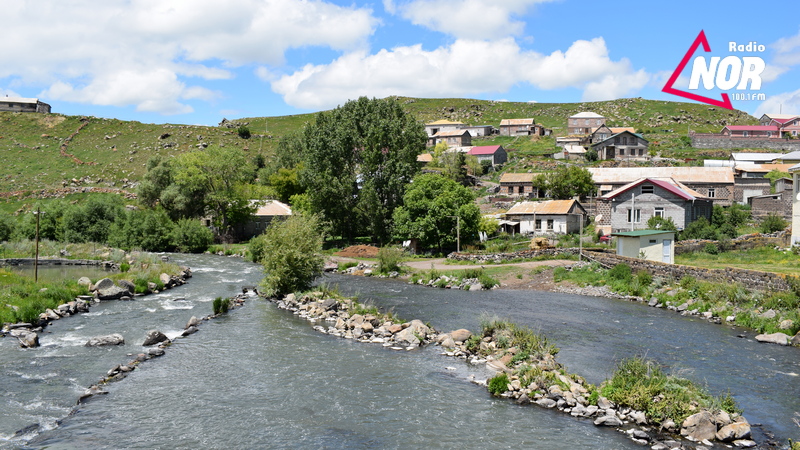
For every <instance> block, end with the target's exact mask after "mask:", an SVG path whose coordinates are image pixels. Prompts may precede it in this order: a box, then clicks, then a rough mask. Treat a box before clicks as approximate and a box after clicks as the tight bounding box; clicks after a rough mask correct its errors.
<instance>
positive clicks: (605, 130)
mask: <svg viewBox="0 0 800 450" xmlns="http://www.w3.org/2000/svg"><path fill="white" fill-rule="evenodd" d="M623 131H627V132H630V133H635V132H636V130H634V129H633V127H608V126H606V124H603V125H601V126H599V127H597V128H595V129H594V130H593V131H592V134H590V135H589V144H596V143H598V142H602V141H605V140H606V139H608V138H610V137H611V136H613V135H615V134H618V133H622V132H623Z"/></svg>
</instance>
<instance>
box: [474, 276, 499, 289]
mask: <svg viewBox="0 0 800 450" xmlns="http://www.w3.org/2000/svg"><path fill="white" fill-rule="evenodd" d="M478 281H479V282H480V283H481V287H482V288H483V289H491V288H493V287H495V286H497V285H499V284H500V283H499V282H498V281H497V280H495V279H494V278H492V277H490V276H489V275H486V274H485V273H481V274H480V276H479V277H478Z"/></svg>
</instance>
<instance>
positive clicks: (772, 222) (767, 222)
mask: <svg viewBox="0 0 800 450" xmlns="http://www.w3.org/2000/svg"><path fill="white" fill-rule="evenodd" d="M787 226H789V222H787V221H786V220H785V219H784V218H783V217H781V216H779V215H777V214H773V213H770V214H769V215H768V216H767V217H765V218H764V220H762V221H761V224H760V225H759V230H760V231H761V232H762V233H764V234H769V233H774V232H776V231H781V230H784V229H785V228H786V227H787Z"/></svg>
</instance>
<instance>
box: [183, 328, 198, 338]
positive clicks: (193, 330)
mask: <svg viewBox="0 0 800 450" xmlns="http://www.w3.org/2000/svg"><path fill="white" fill-rule="evenodd" d="M198 331H199V330H198V329H197V327H189V328H187V329H185V330H183V333H181V336H189V335H190V334H195V333H197V332H198Z"/></svg>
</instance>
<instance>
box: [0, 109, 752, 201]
mask: <svg viewBox="0 0 800 450" xmlns="http://www.w3.org/2000/svg"><path fill="white" fill-rule="evenodd" d="M399 101H400V102H401V103H402V104H403V106H404V107H405V108H406V109H407V110H408V111H409V112H410V113H411V114H414V115H415V116H416V117H417V118H418V119H419V121H420V122H422V123H425V122H430V121H433V120H439V119H449V120H457V121H462V122H465V123H468V124H471V125H481V124H489V125H494V126H498V125H499V123H500V120H501V119H504V118H525V117H534V118H535V119H536V122H537V123H542V124H544V125H545V126H546V127H548V128H553V130H554V132H555V134H565V131H566V124H567V117H569V116H570V115H573V114H576V113H578V112H581V111H593V112H596V113H598V114H602V115H604V116H606V117H607V118H608V119H609V121H608V124H609V125H611V126H623V125H624V126H632V127H635V128H636V129H637V130H642V131H644V132H645V133H653V135H652V136H648V138H651V140H652V138H653V137H659V136H662V138H663V136H675V137H677V136H680V135H684V134H685V133H686V129H687V127H688V126H691V128H692V130H695V131H698V132H708V131H718V130H719V129H720V128H721V127H722V126H724V125H726V124H732V123H736V124H754V123H756V122H757V121H756V119H755V118H754V117H751V116H749V115H747V114H745V113H743V112H741V111H728V110H724V109H720V108H714V107H709V106H706V105H699V104H690V103H679V102H664V101H654V100H644V99H638V98H637V99H621V100H614V101H607V102H591V103H565V104H555V103H519V102H496V101H486V100H470V99H413V98H404V97H403V98H399ZM313 119H314V115H313V114H302V115H293V116H282V117H267V118H264V117H260V118H243V119H237V120H235V121H232V122H231V123H229V124H227V126H218V127H206V126H194V125H173V124H166V125H154V124H144V123H140V122H131V121H121V120H116V119H102V118H96V117H80V116H64V115H60V114H48V115H42V114H32V113H9V112H0V158H2V161H3V163H4V167H3V169H2V171H0V193H8V192H12V191H22V192H27V191H33V190H38V189H55V188H60V187H63V186H67V185H70V186H71V185H79V186H96V187H114V188H130V187H131V185H132V183H135V182H136V181H138V179H139V178H140V177H141V176H142V174H143V173H144V171H145V163H146V162H147V160H148V159H149V158H150V157H152V156H154V155H163V156H174V155H177V154H180V153H182V152H187V151H191V150H196V149H198V148H202V146H204V145H224V146H235V147H239V148H242V149H245V150H246V151H247V152H248V153H249V154H252V155H253V156H255V155H256V154H257V153H259V152H261V153H264V154H265V155H267V156H269V155H270V154H272V152H274V150H275V148H276V146H277V142H278V140H279V139H280V137H281V136H284V135H286V134H288V133H290V132H292V131H295V130H299V129H300V128H302V127H303V125H304V124H305V123H307V122H310V121H313ZM238 124H247V126H248V127H249V128H250V130H251V132H252V135H253V136H252V137H251V138H250V139H249V140H245V139H241V138H240V137H239V136H238V134H237V132H236V129H237V126H238ZM663 130H673V131H663ZM662 138H659V139H662ZM662 140H663V139H662ZM535 147H538V146H535ZM530 150H531V151H535V150H539V149H538V148H531V149H530Z"/></svg>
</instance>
